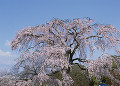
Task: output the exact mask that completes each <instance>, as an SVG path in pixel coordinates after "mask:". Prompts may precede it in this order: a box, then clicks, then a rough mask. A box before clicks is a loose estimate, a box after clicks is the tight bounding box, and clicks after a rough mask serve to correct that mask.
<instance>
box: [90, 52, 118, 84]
mask: <svg viewBox="0 0 120 86" xmlns="http://www.w3.org/2000/svg"><path fill="white" fill-rule="evenodd" d="M88 71H89V75H90V77H93V78H97V80H98V81H101V82H106V83H107V84H108V85H112V83H113V84H114V85H115V86H119V85H120V80H119V79H120V58H119V56H115V55H114V56H113V55H109V54H103V55H102V56H100V57H99V58H97V59H96V60H94V61H90V63H89V67H88Z"/></svg>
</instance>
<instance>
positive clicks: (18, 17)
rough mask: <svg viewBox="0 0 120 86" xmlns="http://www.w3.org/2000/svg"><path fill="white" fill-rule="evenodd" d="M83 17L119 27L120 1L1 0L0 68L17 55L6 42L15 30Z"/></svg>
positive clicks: (13, 61)
mask: <svg viewBox="0 0 120 86" xmlns="http://www.w3.org/2000/svg"><path fill="white" fill-rule="evenodd" d="M83 17H90V18H92V19H94V20H95V21H96V22H98V23H102V24H112V25H114V26H115V27H116V28H117V29H119V30H120V0H0V70H1V69H8V68H10V67H11V66H12V65H13V64H14V63H15V60H16V58H17V57H18V52H16V51H11V49H10V45H9V44H10V41H11V40H12V39H13V38H14V37H15V35H16V31H19V30H20V29H23V28H24V27H27V26H36V25H39V24H44V23H46V22H47V21H49V20H51V19H53V18H59V19H73V18H83Z"/></svg>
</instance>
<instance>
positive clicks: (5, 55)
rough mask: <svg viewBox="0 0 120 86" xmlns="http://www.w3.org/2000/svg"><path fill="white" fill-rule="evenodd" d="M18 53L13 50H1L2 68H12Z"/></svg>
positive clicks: (0, 67) (0, 63)
mask: <svg viewBox="0 0 120 86" xmlns="http://www.w3.org/2000/svg"><path fill="white" fill-rule="evenodd" d="M17 57H18V55H17V54H16V53H13V52H9V51H6V52H5V51H3V50H0V69H5V68H10V67H11V66H13V65H14V64H15V63H16V61H15V59H17Z"/></svg>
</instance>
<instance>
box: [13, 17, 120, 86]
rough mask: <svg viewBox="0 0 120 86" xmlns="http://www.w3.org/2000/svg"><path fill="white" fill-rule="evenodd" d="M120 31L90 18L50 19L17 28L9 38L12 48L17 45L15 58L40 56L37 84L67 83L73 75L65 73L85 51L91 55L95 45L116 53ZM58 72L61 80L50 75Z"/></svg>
mask: <svg viewBox="0 0 120 86" xmlns="http://www.w3.org/2000/svg"><path fill="white" fill-rule="evenodd" d="M119 44H120V33H119V31H118V30H117V29H116V28H115V27H113V26H112V25H102V24H97V23H95V21H94V20H92V19H90V18H83V19H73V20H72V21H71V20H60V19H53V20H51V21H49V22H47V23H46V24H43V25H39V26H36V27H28V28H24V29H23V30H21V31H18V33H17V35H16V37H15V38H14V39H13V41H12V42H11V47H12V50H15V49H18V50H19V51H21V55H20V57H19V58H18V62H21V61H22V60H26V59H27V58H32V59H33V60H34V62H35V61H38V60H39V59H41V62H42V65H41V68H40V71H39V74H38V79H39V81H40V85H42V84H44V85H45V83H46V84H48V82H52V83H49V84H55V83H56V84H59V85H61V86H62V85H65V86H67V85H71V84H73V82H74V81H73V79H72V78H71V76H70V75H69V73H70V70H71V66H72V65H74V64H75V63H76V61H78V62H77V63H76V64H77V65H78V66H79V67H80V68H81V69H85V68H82V67H81V66H80V65H79V64H80V63H81V62H86V61H87V60H86V58H87V51H89V52H90V55H92V53H93V51H94V50H95V49H94V47H97V49H101V50H103V51H104V50H105V49H107V48H109V49H114V50H115V51H116V52H118V53H119V50H118V46H119ZM56 71H59V72H60V73H61V77H62V80H59V79H57V78H55V77H53V76H52V75H51V76H49V74H54V73H56Z"/></svg>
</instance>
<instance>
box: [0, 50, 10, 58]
mask: <svg viewBox="0 0 120 86" xmlns="http://www.w3.org/2000/svg"><path fill="white" fill-rule="evenodd" d="M0 56H8V57H10V56H12V54H11V52H9V51H7V52H4V51H2V50H0Z"/></svg>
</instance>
